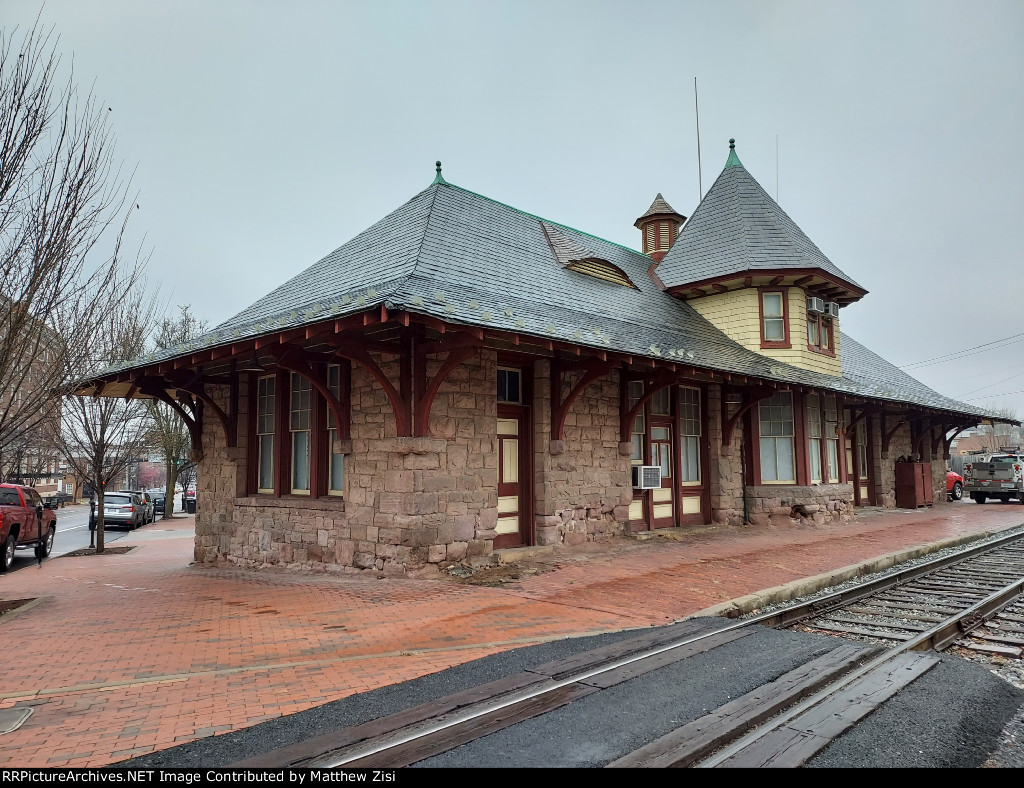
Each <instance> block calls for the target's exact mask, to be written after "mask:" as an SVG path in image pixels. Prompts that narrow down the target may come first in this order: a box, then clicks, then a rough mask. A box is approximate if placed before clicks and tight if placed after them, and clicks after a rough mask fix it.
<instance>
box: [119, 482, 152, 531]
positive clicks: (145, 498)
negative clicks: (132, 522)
mask: <svg viewBox="0 0 1024 788" xmlns="http://www.w3.org/2000/svg"><path fill="white" fill-rule="evenodd" d="M118 492H119V493H132V494H133V495H137V496H139V498H141V499H142V505H143V508H144V509H145V511H144V512H143V516H142V524H143V525H147V524H149V523H152V522H155V521H156V504H155V503H154V502H153V495H152V494H151V493H148V492H146V491H145V490H118Z"/></svg>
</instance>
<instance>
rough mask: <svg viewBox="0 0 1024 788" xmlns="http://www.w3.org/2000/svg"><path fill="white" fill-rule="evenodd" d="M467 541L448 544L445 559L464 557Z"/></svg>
mask: <svg viewBox="0 0 1024 788" xmlns="http://www.w3.org/2000/svg"><path fill="white" fill-rule="evenodd" d="M467 546H468V543H467V542H452V543H451V544H450V545H448V546H447V547H448V551H447V556H446V557H447V559H448V560H449V561H461V560H462V559H463V558H465V557H466V548H467Z"/></svg>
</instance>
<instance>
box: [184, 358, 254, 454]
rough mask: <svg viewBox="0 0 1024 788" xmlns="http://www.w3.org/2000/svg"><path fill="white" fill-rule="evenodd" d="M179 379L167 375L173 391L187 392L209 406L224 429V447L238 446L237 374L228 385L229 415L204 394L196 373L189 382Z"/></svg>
mask: <svg viewBox="0 0 1024 788" xmlns="http://www.w3.org/2000/svg"><path fill="white" fill-rule="evenodd" d="M176 377H179V379H177V380H176V379H175V378H176ZM181 377H183V376H176V375H175V374H174V373H171V374H170V375H168V382H169V383H170V384H171V385H173V386H174V387H175V389H177V390H179V391H187V392H188V393H189V394H191V395H193V396H194V397H196V398H198V399H199V400H201V401H202V402H204V403H205V404H206V405H207V406H209V408H210V409H211V410H212V411H213V413H214V415H215V416H216V417H217V420H218V421H219V422H220V424H221V426H222V427H223V428H224V445H225V446H227V447H228V448H229V449H233V448H235V447H236V446H238V373H237V372H236V373H233V374H232V380H231V383H230V384H229V385H230V386H231V393H230V395H229V398H230V403H229V405H228V408H229V410H230V413H225V412H224V410H223V408H221V406H220V405H219V404H218V403H217V401H216V400H215V399H213V397H211V396H210V395H209V394H207V393H206V387H205V384H204V382H203V380H202V378H201V377H200V373H199V372H198V371H197V373H196V374H195V375H193V376H191V379H189V380H183V379H180V378H181Z"/></svg>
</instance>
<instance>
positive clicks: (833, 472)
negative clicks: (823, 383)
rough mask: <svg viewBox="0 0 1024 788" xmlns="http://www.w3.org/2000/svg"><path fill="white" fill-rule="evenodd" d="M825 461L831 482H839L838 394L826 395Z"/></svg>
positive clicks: (824, 420) (824, 419)
mask: <svg viewBox="0 0 1024 788" xmlns="http://www.w3.org/2000/svg"><path fill="white" fill-rule="evenodd" d="M824 401H825V412H824V414H823V415H824V418H823V422H824V430H823V431H824V433H825V462H826V471H827V473H828V481H829V483H830V484H836V483H838V482H839V411H838V410H837V409H836V395H835V394H826V395H825V396H824Z"/></svg>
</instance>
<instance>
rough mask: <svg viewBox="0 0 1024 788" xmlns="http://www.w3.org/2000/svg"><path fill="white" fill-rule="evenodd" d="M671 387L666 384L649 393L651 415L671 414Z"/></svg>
mask: <svg viewBox="0 0 1024 788" xmlns="http://www.w3.org/2000/svg"><path fill="white" fill-rule="evenodd" d="M671 408H672V389H671V388H670V387H668V386H666V387H665V388H663V389H658V390H657V391H655V392H654V394H652V395H651V415H652V416H670V415H672V411H671Z"/></svg>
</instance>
